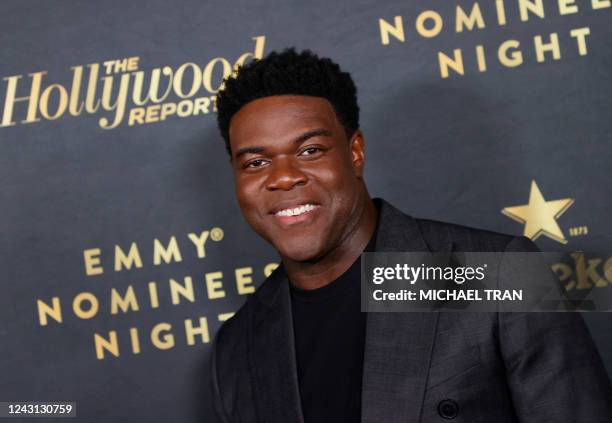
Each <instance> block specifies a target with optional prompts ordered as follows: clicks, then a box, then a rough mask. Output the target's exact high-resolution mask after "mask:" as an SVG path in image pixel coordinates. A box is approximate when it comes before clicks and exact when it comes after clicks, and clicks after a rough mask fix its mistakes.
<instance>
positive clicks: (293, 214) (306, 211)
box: [274, 203, 321, 223]
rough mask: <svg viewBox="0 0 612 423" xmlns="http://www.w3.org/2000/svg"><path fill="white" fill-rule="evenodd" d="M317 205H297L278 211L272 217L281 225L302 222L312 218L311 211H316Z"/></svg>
mask: <svg viewBox="0 0 612 423" xmlns="http://www.w3.org/2000/svg"><path fill="white" fill-rule="evenodd" d="M319 207H321V206H319V205H318V204H310V203H307V204H298V205H296V206H294V207H287V208H283V209H280V210H278V211H276V212H275V213H274V216H275V217H276V218H277V219H279V220H280V221H281V222H283V223H297V222H304V221H306V220H308V219H310V218H311V217H312V214H313V211H315V210H317V209H318V208H319Z"/></svg>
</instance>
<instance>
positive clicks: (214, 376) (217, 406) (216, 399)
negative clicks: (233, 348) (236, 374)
mask: <svg viewBox="0 0 612 423" xmlns="http://www.w3.org/2000/svg"><path fill="white" fill-rule="evenodd" d="M222 332H223V326H222V327H221V329H219V331H218V332H217V335H216V336H215V339H214V341H213V344H212V355H211V359H210V364H211V369H210V370H211V381H212V400H213V407H214V410H215V414H216V415H217V419H218V421H219V422H221V423H230V419H229V417H228V415H227V412H226V411H225V406H224V405H223V397H222V396H221V388H220V386H219V372H218V368H217V354H218V350H219V339H220V337H221V334H222Z"/></svg>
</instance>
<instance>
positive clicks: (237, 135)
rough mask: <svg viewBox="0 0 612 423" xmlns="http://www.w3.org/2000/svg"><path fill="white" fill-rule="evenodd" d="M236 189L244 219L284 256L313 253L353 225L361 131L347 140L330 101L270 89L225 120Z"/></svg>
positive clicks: (361, 158)
mask: <svg viewBox="0 0 612 423" xmlns="http://www.w3.org/2000/svg"><path fill="white" fill-rule="evenodd" d="M229 134H230V145H231V149H232V167H233V170H234V181H235V188H236V196H237V198H238V203H239V205H240V208H241V210H242V213H243V215H244V217H245V219H246V221H247V222H248V223H249V225H250V226H251V227H252V228H253V229H254V230H255V232H257V233H258V234H259V235H260V236H262V237H263V238H264V239H266V240H267V241H268V242H270V243H271V244H272V245H274V247H275V248H276V249H277V250H278V251H279V253H280V254H281V256H282V257H286V258H289V259H292V260H295V261H307V260H314V259H317V258H319V257H321V256H323V255H325V254H326V253H328V252H329V251H331V250H332V249H334V248H335V247H337V246H338V245H340V244H341V243H342V242H343V241H344V240H345V239H346V238H347V236H348V235H349V234H350V232H351V231H352V230H353V229H354V228H355V226H356V225H357V221H358V218H359V213H361V207H362V204H361V201H363V192H364V191H363V190H362V180H361V178H362V175H363V163H364V155H363V138H362V136H361V133H360V132H356V133H355V134H354V135H353V136H352V138H351V140H350V142H349V140H348V139H347V137H346V133H345V130H344V127H343V126H342V124H341V123H340V121H339V119H338V117H337V116H336V113H335V111H334V109H333V107H332V105H331V103H329V101H327V100H326V99H324V98H320V97H308V96H288V95H287V96H272V97H265V98H261V99H257V100H254V101H252V102H250V103H248V104H246V105H245V106H243V107H242V108H241V109H240V110H239V111H238V113H236V114H235V115H234V116H233V117H232V119H231V122H230V129H229Z"/></svg>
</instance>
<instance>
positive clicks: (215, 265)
mask: <svg viewBox="0 0 612 423" xmlns="http://www.w3.org/2000/svg"><path fill="white" fill-rule="evenodd" d="M0 9H1V10H2V13H0V40H1V50H0V234H1V236H0V264H1V266H2V278H1V285H0V350H1V354H0V371H1V377H0V401H73V402H76V410H77V416H78V417H77V420H79V419H80V420H82V421H87V422H128V421H129V422H131V421H177V422H202V421H205V422H215V421H216V419H215V417H214V415H213V413H212V405H211V395H210V390H209V383H210V376H209V371H208V366H209V355H210V346H211V341H212V339H213V338H214V335H215V333H216V331H217V330H218V328H219V327H220V325H221V324H222V322H223V321H224V320H226V319H228V318H229V317H231V315H232V313H233V312H235V311H236V310H237V309H238V308H239V307H240V305H241V304H242V303H243V302H244V301H245V299H246V298H247V296H248V295H249V294H250V293H252V292H254V290H255V289H256V287H257V286H258V285H259V284H260V283H261V282H262V281H263V279H264V278H265V276H266V275H268V274H269V273H270V272H271V271H272V270H273V269H274V267H275V266H276V265H277V263H278V256H277V255H276V253H275V251H274V250H273V249H272V248H271V247H270V246H269V245H267V244H265V243H264V242H263V241H262V240H260V239H259V238H258V237H257V236H256V235H254V234H253V233H252V232H251V231H250V229H249V228H248V226H247V225H246V223H245V222H244V221H243V219H242V217H241V215H240V211H239V209H238V206H237V203H236V200H235V199H234V191H233V189H234V188H233V180H232V174H231V170H230V167H229V164H228V156H227V153H226V152H225V149H224V145H223V142H222V140H221V137H220V135H219V134H218V132H217V129H216V113H215V102H214V98H215V94H216V93H217V91H218V89H219V87H220V85H221V81H222V78H223V77H224V76H227V75H229V74H230V73H231V72H232V69H233V68H234V67H235V66H238V65H240V64H241V63H246V62H248V61H251V60H253V59H254V58H261V57H263V56H265V55H266V54H267V53H269V52H270V51H273V50H277V49H282V48H284V47H288V46H295V47H297V48H298V49H305V48H308V49H311V50H313V51H315V52H316V53H318V54H319V55H322V56H327V57H331V58H332V59H333V60H335V61H336V62H338V63H339V64H340V65H341V66H342V68H343V69H345V70H347V71H349V72H350V73H351V74H352V75H353V77H354V79H355V81H356V83H357V86H358V90H359V100H360V106H361V111H362V115H361V116H362V129H363V131H364V133H365V138H366V146H367V166H366V180H367V182H368V186H369V189H370V192H371V194H372V195H373V196H380V197H383V198H385V199H387V200H389V201H390V202H392V203H393V204H395V205H396V206H398V207H399V208H401V209H402V210H404V211H405V212H407V213H408V214H411V215H413V216H417V217H426V218H431V219H437V220H445V221H451V222H455V223H460V224H464V225H469V226H476V227H481V228H486V229H490V230H496V231H502V232H507V233H512V234H516V235H521V234H524V235H527V236H529V237H530V238H532V239H533V240H534V241H535V242H536V243H537V244H538V246H539V247H540V248H541V249H542V250H544V251H568V250H585V251H612V249H610V248H608V247H609V246H610V245H611V243H612V231H611V230H610V228H611V224H612V220H611V215H610V210H611V209H612V196H611V195H610V193H611V188H610V187H611V186H612V172H610V166H611V164H612V147H611V146H610V142H611V141H612V116H611V112H610V110H611V109H610V106H611V100H610V97H611V95H612V79H611V78H610V69H611V67H612V50H610V43H611V42H612V26H611V25H610V22H612V5H611V1H610V0H575V1H572V0H479V1H473V0H472V1H468V0H451V1H449V0H426V1H419V2H408V1H399V0H386V1H365V0H359V1H355V0H350V1H349V0H342V1H335V2H329V1H320V0H315V1H309V2H303V3H296V2H286V1H282V0H255V1H238V2H221V1H195V0H186V1H181V2H172V3H169V2H164V1H159V0H157V1H146V2H145V1H131V2H120V1H106V2H102V3H101V2H77V1H73V2H47V1H5V2H3V3H2V4H1V5H0ZM562 272H563V278H564V280H565V281H566V282H567V286H569V287H570V289H597V290H610V289H612V287H611V286H610V285H611V284H612V258H611V257H610V254H609V253H608V254H605V253H600V254H599V255H594V256H590V258H589V259H588V260H583V259H579V258H577V259H576V260H575V261H574V262H571V263H567V264H566V265H565V266H564V267H563V269H562ZM584 318H585V320H586V321H587V323H588V324H589V327H590V329H591V332H592V334H593V336H594V338H595V340H596V343H597V345H598V347H599V349H600V353H601V355H602V357H603V358H604V361H605V362H606V365H607V367H608V370H609V371H610V370H611V369H612V336H611V335H610V333H611V331H610V328H611V326H610V325H611V320H610V317H609V315H606V314H605V313H588V314H587V313H585V314H584Z"/></svg>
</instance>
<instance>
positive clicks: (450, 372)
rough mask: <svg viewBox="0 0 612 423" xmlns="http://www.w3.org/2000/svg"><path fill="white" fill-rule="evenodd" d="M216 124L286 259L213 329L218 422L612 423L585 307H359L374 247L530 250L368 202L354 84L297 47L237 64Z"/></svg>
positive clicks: (264, 232) (253, 210)
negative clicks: (364, 258)
mask: <svg viewBox="0 0 612 423" xmlns="http://www.w3.org/2000/svg"><path fill="white" fill-rule="evenodd" d="M217 107H218V122H219V128H220V131H221V133H222V135H223V138H224V139H225V142H226V147H227V150H228V153H229V154H230V158H231V159H230V162H231V166H232V169H233V172H234V178H235V190H236V195H237V198H238V203H239V205H240V208H241V211H242V213H243V215H244V217H245V219H246V221H247V222H248V223H249V225H250V226H251V227H252V228H253V229H254V230H255V232H257V233H258V234H259V235H260V236H261V237H262V238H264V239H265V240H266V241H268V242H269V243H270V244H272V245H273V246H274V247H275V248H276V250H277V251H278V253H279V255H280V257H281V261H282V263H281V265H280V266H279V267H278V268H277V269H276V270H275V271H274V272H273V273H272V274H271V275H270V276H269V277H268V278H267V280H266V281H265V282H264V283H263V284H262V286H261V287H260V288H259V289H258V290H257V292H255V293H254V294H253V295H252V296H251V297H250V298H248V299H247V301H246V303H245V304H244V306H243V307H242V308H241V309H240V310H239V311H238V312H237V313H236V315H235V316H234V317H233V318H232V319H230V320H229V321H227V322H226V323H225V324H224V325H223V326H222V328H221V329H220V330H219V332H218V334H217V336H216V339H215V343H214V347H213V359H212V373H213V394H214V397H215V398H214V400H215V407H216V410H217V413H218V415H219V418H220V419H221V421H223V422H255V421H261V422H283V423H284V422H317V423H318V422H358V421H363V422H384V423H394V422H397V423H399V422H402V423H405V422H440V421H445V420H454V421H458V422H459V421H460V422H495V423H503V422H519V421H520V422H538V423H539V422H556V423H558V422H572V423H574V422H612V411H611V405H610V399H611V396H610V384H609V381H608V380H607V376H606V375H605V370H604V368H603V365H602V363H601V360H600V358H599V356H598V353H597V351H596V349H595V347H594V345H593V342H592V340H591V338H590V336H589V334H588V331H587V329H586V327H585V325H584V323H583V321H582V320H581V318H580V316H579V315H578V314H574V313H446V312H442V313H437V312H432V313H361V312H360V254H361V253H362V252H363V251H364V250H365V251H451V250H452V251H535V246H534V245H533V244H532V243H531V242H530V241H529V240H528V239H526V238H524V237H521V238H518V237H512V236H509V235H503V234H497V233H493V232H487V231H482V230H477V229H471V228H467V227H462V226H458V225H452V224H447V223H441V222H434V221H429V220H422V219H415V218H412V217H410V216H408V215H405V214H403V213H402V212H400V211H399V210H397V209H396V208H395V207H393V206H392V205H391V204H389V203H388V202H386V201H384V200H382V199H374V200H372V199H370V195H369V194H368V190H367V188H366V185H365V182H364V179H363V171H364V164H365V152H364V149H365V141H364V137H363V134H362V133H361V132H360V130H359V108H358V106H357V99H356V89H355V86H354V84H353V81H352V80H351V77H350V75H349V74H347V73H344V72H342V71H341V70H340V69H339V67H338V65H336V64H334V63H333V62H332V61H331V60H329V59H320V58H319V57H317V56H316V55H314V54H312V53H311V52H309V51H304V52H301V53H297V52H296V51H295V50H294V49H289V50H285V51H283V52H281V53H271V54H269V55H268V56H267V57H266V58H264V59H263V60H259V61H255V62H252V63H250V64H248V65H246V66H244V67H243V68H241V69H240V70H239V72H238V74H237V76H236V77H235V78H230V79H228V80H226V84H225V88H224V89H223V91H221V92H220V93H219V95H218V99H217Z"/></svg>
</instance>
